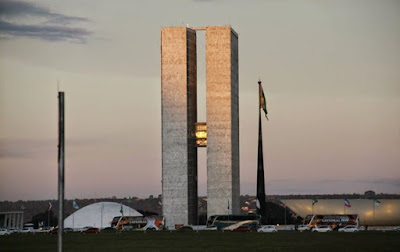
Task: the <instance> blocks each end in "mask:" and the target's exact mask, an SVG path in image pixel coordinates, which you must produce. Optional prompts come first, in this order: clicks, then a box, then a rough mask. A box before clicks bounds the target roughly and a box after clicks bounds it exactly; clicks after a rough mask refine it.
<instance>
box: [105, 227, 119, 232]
mask: <svg viewBox="0 0 400 252" xmlns="http://www.w3.org/2000/svg"><path fill="white" fill-rule="evenodd" d="M115 231H116V230H115V228H113V227H105V228H103V229H102V230H101V232H115Z"/></svg>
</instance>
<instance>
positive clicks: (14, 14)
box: [0, 0, 91, 43]
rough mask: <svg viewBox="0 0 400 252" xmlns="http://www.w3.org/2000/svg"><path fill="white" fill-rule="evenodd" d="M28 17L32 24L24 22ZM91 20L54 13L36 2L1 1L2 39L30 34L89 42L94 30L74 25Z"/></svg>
mask: <svg viewBox="0 0 400 252" xmlns="http://www.w3.org/2000/svg"><path fill="white" fill-rule="evenodd" d="M26 18H29V24H24V23H22V20H23V19H26ZM35 21H36V22H35ZM88 21H89V20H88V19H87V18H82V17H74V16H67V15H63V14H60V13H55V12H52V11H50V10H49V9H47V8H44V7H41V6H38V5H36V4H34V3H28V2H23V1H10V0H3V1H1V2H0V38H3V39H4V38H13V37H28V38H35V39H42V40H47V41H71V42H80V43H85V42H86V40H87V38H88V37H89V35H90V34H91V32H90V31H89V30H87V29H85V28H79V27H72V26H70V24H72V23H76V22H88Z"/></svg>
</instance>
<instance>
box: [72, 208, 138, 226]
mask: <svg viewBox="0 0 400 252" xmlns="http://www.w3.org/2000/svg"><path fill="white" fill-rule="evenodd" d="M121 215H124V216H142V214H141V213H139V212H138V211H136V210H135V209H133V208H130V207H128V206H125V205H122V204H120V203H115V202H98V203H93V204H91V205H88V206H85V207H83V208H81V209H79V210H77V211H76V212H74V213H73V214H71V215H70V216H68V217H67V218H65V220H64V227H65V228H73V229H76V228H83V227H87V226H91V227H98V228H105V227H110V226H111V221H112V219H113V218H114V217H115V216H121Z"/></svg>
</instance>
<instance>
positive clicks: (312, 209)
mask: <svg viewBox="0 0 400 252" xmlns="http://www.w3.org/2000/svg"><path fill="white" fill-rule="evenodd" d="M311 214H312V215H314V202H313V200H311Z"/></svg>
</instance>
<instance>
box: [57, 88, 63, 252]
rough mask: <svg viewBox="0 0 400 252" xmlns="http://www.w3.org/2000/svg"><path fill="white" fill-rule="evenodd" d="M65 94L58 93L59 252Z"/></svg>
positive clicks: (61, 223) (61, 234)
mask: <svg viewBox="0 0 400 252" xmlns="http://www.w3.org/2000/svg"><path fill="white" fill-rule="evenodd" d="M64 124H65V121H64V92H58V241H57V248H58V252H62V251H63V234H64V163H65V162H64Z"/></svg>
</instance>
